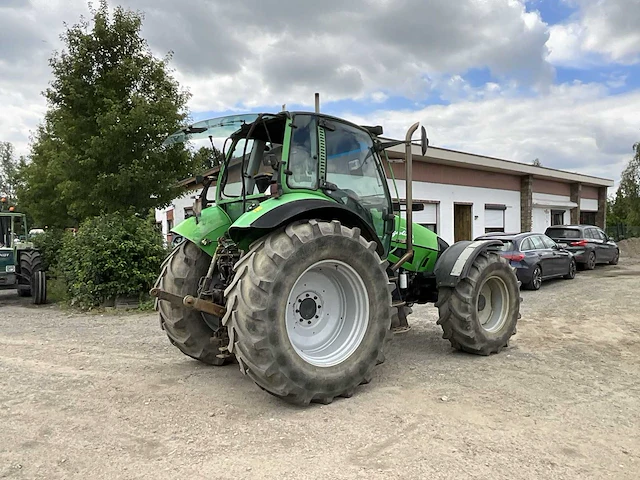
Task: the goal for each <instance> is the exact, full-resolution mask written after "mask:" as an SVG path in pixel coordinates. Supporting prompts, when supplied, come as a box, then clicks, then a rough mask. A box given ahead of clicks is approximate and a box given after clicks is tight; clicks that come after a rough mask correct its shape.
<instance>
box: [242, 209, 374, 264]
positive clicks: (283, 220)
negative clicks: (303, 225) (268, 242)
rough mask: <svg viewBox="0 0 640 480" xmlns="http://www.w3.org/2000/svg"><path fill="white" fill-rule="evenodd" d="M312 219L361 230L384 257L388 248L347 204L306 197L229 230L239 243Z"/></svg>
mask: <svg viewBox="0 0 640 480" xmlns="http://www.w3.org/2000/svg"><path fill="white" fill-rule="evenodd" d="M248 213H249V212H248ZM241 218H242V217H241ZM312 218H313V219H317V220H327V221H331V220H338V221H339V222H340V223H342V224H343V225H344V226H345V227H351V228H353V227H358V228H359V229H360V232H361V233H362V236H363V237H365V238H366V239H367V240H369V241H374V242H376V250H377V252H378V254H379V255H381V256H382V255H384V246H383V245H382V242H381V241H380V238H379V237H378V234H377V233H376V231H375V230H374V229H373V227H372V226H371V225H369V223H368V222H367V221H366V220H365V219H364V218H362V216H360V215H358V214H357V213H355V212H354V211H353V210H351V209H349V208H347V207H346V206H344V205H340V204H339V203H336V202H333V201H330V200H322V199H317V198H306V199H302V200H295V201H292V202H287V203H283V204H282V205H279V206H277V207H275V208H272V209H270V210H268V211H266V212H265V213H263V214H262V215H260V216H258V217H257V218H255V219H254V220H253V221H252V222H251V223H250V224H248V225H246V224H245V225H243V226H239V225H238V223H240V222H239V221H237V222H236V223H235V224H234V225H232V226H231V228H230V229H229V236H230V237H231V239H232V240H233V241H234V242H236V243H237V242H238V241H239V239H240V237H241V236H242V234H247V233H249V232H254V231H259V232H260V234H261V235H266V234H267V233H269V232H271V231H273V230H276V229H278V228H281V227H283V226H285V225H288V224H289V223H291V222H294V221H296V220H306V219H312ZM239 220H240V219H239Z"/></svg>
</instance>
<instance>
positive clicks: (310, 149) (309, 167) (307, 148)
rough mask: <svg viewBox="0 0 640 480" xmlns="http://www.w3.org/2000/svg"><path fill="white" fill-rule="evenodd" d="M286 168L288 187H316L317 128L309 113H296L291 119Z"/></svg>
mask: <svg viewBox="0 0 640 480" xmlns="http://www.w3.org/2000/svg"><path fill="white" fill-rule="evenodd" d="M288 170H289V171H290V172H291V173H290V174H289V175H288V176H287V185H288V186H289V187H290V188H309V189H311V190H315V189H316V188H318V128H317V124H316V119H315V117H313V116H311V115H296V116H295V117H294V119H293V126H292V131H291V143H290V146H289V162H288Z"/></svg>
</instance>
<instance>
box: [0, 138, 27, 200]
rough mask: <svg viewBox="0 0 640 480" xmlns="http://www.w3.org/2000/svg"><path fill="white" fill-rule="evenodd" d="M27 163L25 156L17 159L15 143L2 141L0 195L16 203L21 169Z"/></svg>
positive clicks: (0, 148)
mask: <svg viewBox="0 0 640 480" xmlns="http://www.w3.org/2000/svg"><path fill="white" fill-rule="evenodd" d="M24 165H25V159H24V157H20V158H19V159H16V155H15V150H14V148H13V144H11V143H10V142H0V195H1V196H5V197H7V198H8V199H9V201H10V202H11V203H16V201H17V199H16V192H17V190H18V187H19V185H20V178H19V174H18V173H19V171H20V168H21V167H23V166H24Z"/></svg>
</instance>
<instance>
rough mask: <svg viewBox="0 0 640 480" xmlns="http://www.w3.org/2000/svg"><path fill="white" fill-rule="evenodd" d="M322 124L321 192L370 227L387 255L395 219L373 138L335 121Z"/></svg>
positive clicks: (366, 132) (367, 133) (359, 130)
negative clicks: (342, 205)
mask: <svg viewBox="0 0 640 480" xmlns="http://www.w3.org/2000/svg"><path fill="white" fill-rule="evenodd" d="M319 124H320V128H319V137H320V145H321V148H320V152H321V154H320V165H321V166H320V177H321V178H320V185H321V188H322V190H323V191H324V192H325V193H326V194H327V195H328V196H330V197H331V198H333V199H335V200H336V201H339V202H340V203H343V204H344V205H346V206H347V207H348V208H349V209H350V210H352V211H353V212H354V213H356V214H357V215H359V216H360V217H361V218H363V219H364V220H365V221H366V222H367V223H369V224H370V225H371V226H372V227H373V229H374V230H375V232H376V233H377V235H378V237H379V238H380V240H381V241H382V244H383V245H384V248H385V252H387V251H388V250H389V245H390V242H391V233H392V232H393V230H394V220H395V219H394V216H393V210H392V205H391V196H390V194H389V187H388V185H387V179H386V176H385V174H384V170H383V168H382V162H381V160H380V156H379V155H378V153H377V152H376V150H375V148H374V144H373V139H372V138H371V135H370V134H369V132H368V131H366V130H364V129H361V128H359V127H356V126H354V125H350V124H347V123H342V122H340V121H337V120H334V119H331V120H328V119H321V120H320V122H319ZM323 146H324V148H322V147H323Z"/></svg>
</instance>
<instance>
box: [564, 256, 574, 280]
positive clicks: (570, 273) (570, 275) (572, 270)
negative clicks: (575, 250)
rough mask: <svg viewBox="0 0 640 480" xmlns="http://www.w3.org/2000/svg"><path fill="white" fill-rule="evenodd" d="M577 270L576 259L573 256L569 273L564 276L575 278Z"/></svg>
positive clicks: (568, 278) (570, 278)
mask: <svg viewBox="0 0 640 480" xmlns="http://www.w3.org/2000/svg"><path fill="white" fill-rule="evenodd" d="M576 270H577V265H576V261H575V260H574V259H573V258H572V259H571V262H570V263H569V273H567V274H566V275H565V276H564V278H566V279H567V280H573V279H574V278H576Z"/></svg>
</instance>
